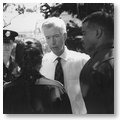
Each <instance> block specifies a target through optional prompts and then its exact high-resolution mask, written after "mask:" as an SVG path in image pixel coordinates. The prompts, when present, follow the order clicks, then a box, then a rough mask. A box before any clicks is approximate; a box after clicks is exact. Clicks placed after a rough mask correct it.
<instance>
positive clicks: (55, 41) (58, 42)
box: [44, 27, 66, 56]
mask: <svg viewBox="0 0 120 120" xmlns="http://www.w3.org/2000/svg"><path fill="white" fill-rule="evenodd" d="M44 35H45V38H46V40H47V44H48V45H49V47H50V49H51V50H52V51H53V53H54V54H56V55H57V56H60V55H61V54H62V53H63V52H64V45H65V39H66V38H65V34H62V33H60V29H59V28H57V27H51V28H45V27H44Z"/></svg>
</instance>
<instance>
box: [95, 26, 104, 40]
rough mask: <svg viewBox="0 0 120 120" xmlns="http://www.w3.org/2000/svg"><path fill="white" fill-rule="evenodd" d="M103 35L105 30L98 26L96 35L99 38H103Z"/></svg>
mask: <svg viewBox="0 0 120 120" xmlns="http://www.w3.org/2000/svg"><path fill="white" fill-rule="evenodd" d="M102 35H103V30H102V28H100V27H99V28H97V29H96V37H97V38H98V39H99V38H101V37H102Z"/></svg>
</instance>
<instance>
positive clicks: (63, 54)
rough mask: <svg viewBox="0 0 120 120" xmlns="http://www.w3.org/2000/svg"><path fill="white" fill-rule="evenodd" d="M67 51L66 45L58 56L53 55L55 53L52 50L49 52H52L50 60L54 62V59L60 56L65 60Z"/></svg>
mask: <svg viewBox="0 0 120 120" xmlns="http://www.w3.org/2000/svg"><path fill="white" fill-rule="evenodd" d="M67 51H68V49H67V47H66V46H65V50H64V52H63V53H62V55H60V56H57V55H55V54H54V53H53V52H52V53H51V54H52V61H53V62H55V60H56V59H57V57H60V58H62V59H63V60H65V61H67Z"/></svg>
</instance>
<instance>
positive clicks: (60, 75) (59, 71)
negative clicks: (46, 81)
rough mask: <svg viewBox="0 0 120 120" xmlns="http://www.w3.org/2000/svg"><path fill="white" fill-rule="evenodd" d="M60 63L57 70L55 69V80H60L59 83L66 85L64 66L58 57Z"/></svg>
mask: <svg viewBox="0 0 120 120" xmlns="http://www.w3.org/2000/svg"><path fill="white" fill-rule="evenodd" d="M56 60H57V61H58V63H57V65H56V68H55V77H54V79H55V80H58V81H59V82H61V83H62V84H63V85H64V74H63V69H62V65H61V58H60V57H58V58H57V59H56Z"/></svg>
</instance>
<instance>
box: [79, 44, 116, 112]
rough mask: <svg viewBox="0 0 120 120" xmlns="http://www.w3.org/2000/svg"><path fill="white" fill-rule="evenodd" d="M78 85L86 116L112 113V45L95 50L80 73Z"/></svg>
mask: <svg viewBox="0 0 120 120" xmlns="http://www.w3.org/2000/svg"><path fill="white" fill-rule="evenodd" d="M80 83H81V90H82V94H83V98H84V101H85V105H86V108H87V113H88V114H109V113H114V57H113V44H105V45H102V46H100V47H99V48H98V49H97V50H96V52H95V53H94V54H93V56H92V57H91V59H90V60H89V61H88V62H87V63H86V65H85V66H84V67H83V69H82V71H81V75H80Z"/></svg>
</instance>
